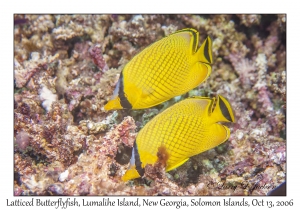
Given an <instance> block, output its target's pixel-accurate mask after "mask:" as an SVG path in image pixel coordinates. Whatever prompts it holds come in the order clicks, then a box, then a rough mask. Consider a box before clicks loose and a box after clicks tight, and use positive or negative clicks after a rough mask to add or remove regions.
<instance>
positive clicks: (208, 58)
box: [197, 36, 213, 64]
mask: <svg viewBox="0 0 300 210" xmlns="http://www.w3.org/2000/svg"><path fill="white" fill-rule="evenodd" d="M197 59H198V61H199V62H202V63H207V64H212V63H213V57H212V40H211V38H210V36H208V37H207V38H206V39H205V40H204V42H203V43H202V45H201V46H200V48H199V49H198V51H197Z"/></svg>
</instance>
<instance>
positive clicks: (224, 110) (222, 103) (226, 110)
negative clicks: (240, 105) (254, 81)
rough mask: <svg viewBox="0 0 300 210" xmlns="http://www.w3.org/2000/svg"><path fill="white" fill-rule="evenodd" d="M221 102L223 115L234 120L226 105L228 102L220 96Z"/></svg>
mask: <svg viewBox="0 0 300 210" xmlns="http://www.w3.org/2000/svg"><path fill="white" fill-rule="evenodd" d="M219 101H220V102H219V104H220V108H221V111H222V114H223V116H224V117H225V118H226V119H227V120H228V121H230V122H233V120H232V118H231V115H230V113H229V111H228V108H227V106H226V104H225V103H224V101H223V100H222V99H221V98H220V97H219Z"/></svg>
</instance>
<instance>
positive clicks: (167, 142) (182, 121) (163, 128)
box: [136, 100, 214, 170]
mask: <svg viewBox="0 0 300 210" xmlns="http://www.w3.org/2000/svg"><path fill="white" fill-rule="evenodd" d="M209 102H210V101H209V100H203V101H200V102H199V103H195V102H194V101H193V100H185V101H183V102H181V104H180V106H177V104H175V105H174V106H173V107H172V108H170V109H168V110H166V111H165V112H164V115H163V116H162V117H160V118H154V119H153V120H154V121H153V122H152V123H148V124H147V125H146V126H145V127H144V128H143V129H142V130H141V131H140V133H139V134H138V137H137V142H136V143H137V146H138V149H139V152H140V158H141V162H148V163H149V159H151V156H152V159H153V161H154V162H155V161H156V160H155V158H153V157H156V155H157V151H158V148H159V147H160V146H165V148H166V150H167V153H168V154H169V159H168V160H167V167H166V170H168V169H170V167H173V166H174V165H176V164H178V163H179V162H181V161H183V160H185V159H187V158H188V157H191V156H193V155H196V154H198V153H200V152H201V151H205V150H206V149H207V148H201V145H206V146H207V141H212V144H213V143H214V141H213V139H211V140H210V139H207V135H206V133H207V132H208V131H207V129H208V128H209V126H207V125H208V124H211V123H212V122H210V121H207V120H205V119H206V116H205V115H203V114H204V113H207V111H208V110H207V109H208V106H207V105H208V103H209ZM172 109H176V112H174V111H173V110H172ZM154 162H153V163H154Z"/></svg>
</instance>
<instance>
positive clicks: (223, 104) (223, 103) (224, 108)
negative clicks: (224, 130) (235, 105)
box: [211, 95, 235, 123]
mask: <svg viewBox="0 0 300 210" xmlns="http://www.w3.org/2000/svg"><path fill="white" fill-rule="evenodd" d="M211 116H212V117H213V118H214V121H215V122H233V123H234V122H235V117H234V113H233V110H232V108H231V105H230V103H229V101H228V100H227V99H226V98H224V97H223V96H221V95H218V96H217V102H216V106H215V108H214V109H213V111H212V114H211Z"/></svg>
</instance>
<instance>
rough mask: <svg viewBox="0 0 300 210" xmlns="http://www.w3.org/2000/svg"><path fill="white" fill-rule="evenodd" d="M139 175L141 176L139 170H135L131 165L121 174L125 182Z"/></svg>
mask: <svg viewBox="0 0 300 210" xmlns="http://www.w3.org/2000/svg"><path fill="white" fill-rule="evenodd" d="M139 177H141V176H140V174H139V172H138V171H137V170H136V168H135V166H132V167H130V168H129V169H128V170H127V171H126V172H125V174H124V175H123V176H122V181H124V182H126V181H128V180H131V179H136V178H139Z"/></svg>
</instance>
